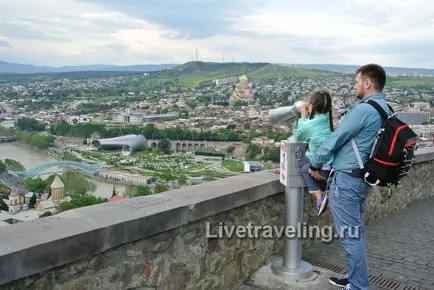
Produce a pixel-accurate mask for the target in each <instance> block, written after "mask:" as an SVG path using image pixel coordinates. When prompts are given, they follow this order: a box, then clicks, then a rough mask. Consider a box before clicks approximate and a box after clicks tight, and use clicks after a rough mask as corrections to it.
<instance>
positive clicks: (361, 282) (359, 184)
mask: <svg viewBox="0 0 434 290" xmlns="http://www.w3.org/2000/svg"><path fill="white" fill-rule="evenodd" d="M369 193H370V185H369V184H367V183H366V182H364V181H363V180H362V179H361V178H359V177H353V176H351V175H349V174H347V173H343V172H335V173H334V175H333V178H332V182H331V185H330V192H329V201H330V207H331V210H332V214H333V217H334V220H335V226H336V231H337V234H338V235H339V237H340V240H341V242H342V244H343V246H344V249H345V252H346V254H347V261H348V279H349V281H350V284H351V289H352V290H355V289H357V290H367V289H369V274H368V258H367V255H366V246H365V226H364V209H365V201H366V198H367V197H368V195H369Z"/></svg>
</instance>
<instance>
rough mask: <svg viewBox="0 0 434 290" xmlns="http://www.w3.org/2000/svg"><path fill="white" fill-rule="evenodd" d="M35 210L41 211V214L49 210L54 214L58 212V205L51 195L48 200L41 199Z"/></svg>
mask: <svg viewBox="0 0 434 290" xmlns="http://www.w3.org/2000/svg"><path fill="white" fill-rule="evenodd" d="M35 210H36V211H37V212H38V213H39V214H43V213H45V212H47V211H49V212H51V213H52V214H55V213H56V212H57V209H56V205H55V203H54V202H53V199H52V198H51V197H50V198H49V199H47V200H42V201H40V202H39V203H38V204H37V205H36V207H35Z"/></svg>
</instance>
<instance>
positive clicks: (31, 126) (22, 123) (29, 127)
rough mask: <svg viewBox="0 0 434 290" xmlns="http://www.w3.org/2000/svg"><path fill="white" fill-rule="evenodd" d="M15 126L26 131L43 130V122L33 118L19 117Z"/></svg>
mask: <svg viewBox="0 0 434 290" xmlns="http://www.w3.org/2000/svg"><path fill="white" fill-rule="evenodd" d="M17 127H18V128H20V129H22V130H26V131H44V130H45V124H44V123H41V122H39V121H38V120H36V119H33V118H19V119H18V121H17Z"/></svg>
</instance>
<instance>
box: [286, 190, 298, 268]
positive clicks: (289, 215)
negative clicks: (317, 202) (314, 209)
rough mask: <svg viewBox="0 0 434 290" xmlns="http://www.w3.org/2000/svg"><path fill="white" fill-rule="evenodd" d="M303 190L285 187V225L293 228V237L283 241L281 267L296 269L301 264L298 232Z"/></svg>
mask: <svg viewBox="0 0 434 290" xmlns="http://www.w3.org/2000/svg"><path fill="white" fill-rule="evenodd" d="M302 210H303V191H302V190H301V188H297V187H296V188H291V187H287V188H285V225H287V226H289V227H291V229H293V230H295V231H296V232H295V233H291V234H293V235H294V237H286V238H285V241H284V243H285V244H284V255H283V267H285V268H287V269H298V268H300V264H301V250H302V240H301V238H302V237H301V233H299V232H298V230H299V228H300V227H299V225H301V222H302V220H303V216H302V215H303V212H302Z"/></svg>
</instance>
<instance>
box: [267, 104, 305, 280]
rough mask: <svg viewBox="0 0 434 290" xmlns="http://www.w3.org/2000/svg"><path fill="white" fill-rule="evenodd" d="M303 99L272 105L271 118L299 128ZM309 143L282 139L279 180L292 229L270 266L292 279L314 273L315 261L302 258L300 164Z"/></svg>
mask: <svg viewBox="0 0 434 290" xmlns="http://www.w3.org/2000/svg"><path fill="white" fill-rule="evenodd" d="M302 105H303V102H302V101H298V102H296V103H295V104H294V105H292V106H288V107H280V108H277V109H273V110H271V111H270V113H269V119H270V121H271V122H273V123H290V122H293V131H294V132H295V130H296V128H297V122H298V119H299V118H300V117H301V113H300V108H301V106H302ZM305 147H306V144H305V143H303V142H298V141H297V140H296V138H295V136H294V135H293V136H291V137H289V138H288V139H287V140H284V141H281V143H280V183H282V184H283V185H284V186H285V226H286V228H285V235H286V233H288V228H289V229H290V236H288V235H286V236H285V239H284V253H283V258H280V259H278V260H277V261H275V262H274V263H273V264H272V266H271V268H272V270H273V273H274V274H275V275H278V276H281V277H285V278H289V279H297V280H300V279H307V278H309V277H310V276H311V275H312V274H313V268H312V265H310V264H309V263H307V262H305V261H302V260H301V252H302V239H303V235H304V234H305V233H303V232H302V228H304V227H302V224H303V187H305V182H304V180H303V177H302V175H301V167H302V166H303V159H304V155H305Z"/></svg>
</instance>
